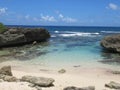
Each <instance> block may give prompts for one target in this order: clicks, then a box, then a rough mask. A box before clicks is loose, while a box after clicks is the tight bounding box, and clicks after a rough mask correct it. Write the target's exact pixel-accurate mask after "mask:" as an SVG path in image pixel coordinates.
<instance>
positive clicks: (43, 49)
mask: <svg viewBox="0 0 120 90" xmlns="http://www.w3.org/2000/svg"><path fill="white" fill-rule="evenodd" d="M9 27H16V26H9ZM17 27H27V28H36V27H37V28H39V27H42V28H46V29H47V30H48V31H49V32H50V34H51V38H50V39H49V40H48V41H47V42H42V43H38V44H37V45H35V46H32V45H31V44H30V45H24V46H22V47H10V48H3V49H1V51H0V57H1V59H2V60H1V63H3V62H4V63H7V62H14V65H15V66H17V65H18V63H19V65H23V66H27V65H29V66H30V65H33V66H36V65H38V66H42V65H43V66H48V67H79V66H80V67H85V66H90V67H99V66H100V67H103V68H104V67H108V68H120V64H119V63H118V62H111V63H109V62H108V63H102V62H100V61H102V60H108V59H113V58H116V57H119V54H115V53H108V52H106V51H104V50H103V48H102V47H101V46H100V41H101V39H102V38H104V37H105V36H107V35H112V34H118V33H120V27H80V26H17ZM3 59H5V60H3ZM15 62H16V63H15Z"/></svg>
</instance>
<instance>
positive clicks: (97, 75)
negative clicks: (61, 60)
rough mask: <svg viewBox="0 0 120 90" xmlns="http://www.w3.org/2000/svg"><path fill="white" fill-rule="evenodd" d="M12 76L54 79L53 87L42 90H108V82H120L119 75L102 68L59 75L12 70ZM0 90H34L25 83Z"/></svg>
mask: <svg viewBox="0 0 120 90" xmlns="http://www.w3.org/2000/svg"><path fill="white" fill-rule="evenodd" d="M12 72H13V75H14V76H16V77H17V78H21V77H22V76H23V75H32V76H42V77H48V78H53V79H55V82H54V86H53V87H49V88H42V90H63V88H64V87H67V86H76V87H87V86H95V88H96V89H95V90H103V89H106V90H110V89H109V88H105V87H104V85H105V83H109V82H110V81H115V82H120V75H113V74H111V73H109V72H107V69H103V68H81V67H79V68H69V69H66V73H64V74H60V73H58V71H57V70H49V69H48V70H44V69H42V70H41V71H40V70H39V71H38V72H30V71H28V72H27V71H19V70H15V69H14V70H12ZM0 90H35V89H34V88H30V87H28V84H27V83H22V84H21V83H20V82H19V83H15V82H14V83H7V82H5V83H3V82H2V83H0Z"/></svg>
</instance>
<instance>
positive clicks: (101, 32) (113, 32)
mask: <svg viewBox="0 0 120 90" xmlns="http://www.w3.org/2000/svg"><path fill="white" fill-rule="evenodd" d="M101 33H120V31H101Z"/></svg>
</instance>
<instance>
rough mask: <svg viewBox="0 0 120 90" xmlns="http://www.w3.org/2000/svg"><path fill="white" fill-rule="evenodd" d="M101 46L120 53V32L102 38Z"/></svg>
mask: <svg viewBox="0 0 120 90" xmlns="http://www.w3.org/2000/svg"><path fill="white" fill-rule="evenodd" d="M101 46H102V47H103V48H104V49H105V50H107V51H110V52H117V53H120V34H117V35H111V36H106V37H105V38H103V39H102V40H101Z"/></svg>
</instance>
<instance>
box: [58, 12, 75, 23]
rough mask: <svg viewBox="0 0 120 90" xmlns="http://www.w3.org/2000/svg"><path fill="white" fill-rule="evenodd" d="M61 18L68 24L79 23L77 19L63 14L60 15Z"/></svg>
mask: <svg viewBox="0 0 120 90" xmlns="http://www.w3.org/2000/svg"><path fill="white" fill-rule="evenodd" d="M59 18H60V19H61V20H62V21H63V22H67V23H74V22H77V20H76V19H74V18H71V17H64V16H63V15H62V14H59Z"/></svg>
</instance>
